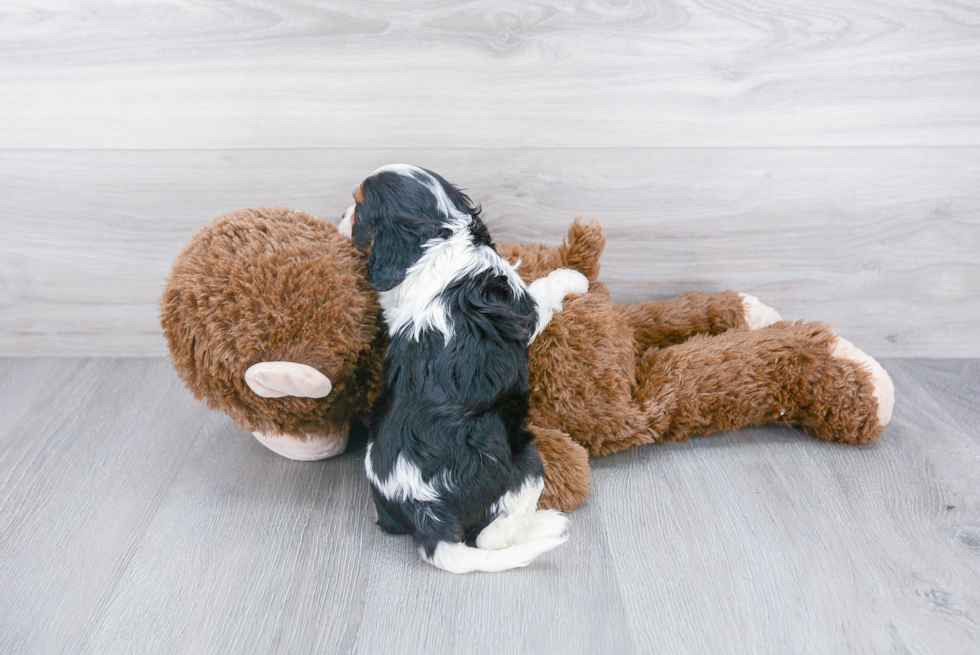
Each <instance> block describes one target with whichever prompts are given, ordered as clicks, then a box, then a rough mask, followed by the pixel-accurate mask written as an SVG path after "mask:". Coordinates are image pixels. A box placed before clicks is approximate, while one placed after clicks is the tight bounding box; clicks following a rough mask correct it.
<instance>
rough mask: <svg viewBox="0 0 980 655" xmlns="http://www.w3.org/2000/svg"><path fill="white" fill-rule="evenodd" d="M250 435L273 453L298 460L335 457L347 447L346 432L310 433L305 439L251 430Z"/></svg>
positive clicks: (307, 460) (311, 460) (310, 460)
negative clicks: (323, 434) (332, 433)
mask: <svg viewBox="0 0 980 655" xmlns="http://www.w3.org/2000/svg"><path fill="white" fill-rule="evenodd" d="M252 436H254V437H255V438H256V439H257V440H258V442H259V443H260V444H262V445H263V446H265V447H266V448H268V449H269V450H271V451H272V452H274V453H275V454H277V455H282V456H283V457H285V458H286V459H294V460H296V461H298V462H315V461H316V460H319V459H327V458H330V457H336V456H337V455H339V454H340V453H342V452H344V449H345V448H347V434H346V433H344V434H343V435H327V436H325V437H322V436H313V435H310V436H308V437H307V438H306V440H305V441H304V440H302V439H299V438H297V437H290V436H281V435H266V434H263V433H261V432H253V433H252Z"/></svg>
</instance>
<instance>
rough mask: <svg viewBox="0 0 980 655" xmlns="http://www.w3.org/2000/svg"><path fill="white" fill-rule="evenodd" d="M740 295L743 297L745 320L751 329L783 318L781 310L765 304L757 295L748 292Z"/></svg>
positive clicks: (756, 328) (762, 326)
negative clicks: (778, 310) (780, 313)
mask: <svg viewBox="0 0 980 655" xmlns="http://www.w3.org/2000/svg"><path fill="white" fill-rule="evenodd" d="M738 295H739V297H740V298H741V299H742V309H743V312H744V314H743V316H745V322H746V323H747V324H748V326H749V329H750V330H758V329H760V328H764V327H766V326H767V325H772V324H773V323H778V322H779V321H781V320H783V319H782V317H781V316H780V315H779V312H777V311H776V310H775V309H773V308H772V307H770V306H769V305H765V304H763V303H762V301H761V300H759V299H758V298H756V297H755V296H750V295H749V294H747V293H740V294H738Z"/></svg>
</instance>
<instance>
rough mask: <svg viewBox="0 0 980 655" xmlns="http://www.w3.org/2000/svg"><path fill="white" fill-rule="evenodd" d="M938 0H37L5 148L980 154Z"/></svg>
mask: <svg viewBox="0 0 980 655" xmlns="http://www.w3.org/2000/svg"><path fill="white" fill-rule="evenodd" d="M978 36H980V14H978V8H977V7H976V6H975V5H974V4H971V3H956V2H948V1H945V0H906V1H905V2H901V3H882V2H876V1H874V0H820V1H819V2H808V3H796V4H795V5H787V4H782V5H779V6H778V7H777V6H775V5H773V4H771V3H768V2H765V1H764V0H734V1H732V2H726V3H710V4H706V3H699V2H694V1H693V0H680V1H678V2H674V3H669V4H663V3H637V2H621V3H599V2H586V3H569V2H557V3H550V2H549V3H542V2H533V1H521V0H516V1H514V2H507V3H462V4H459V3H427V4H425V5H419V4H418V3H409V4H404V3H401V4H400V3H393V2H380V3H367V4H366V3H359V2H342V1H339V0H333V1H324V2H317V3H315V4H308V3H302V4H297V3H295V2H288V1H286V0H268V1H265V2H262V3H253V2H235V3H231V2H217V1H213V2H208V3H196V2H188V1H187V0H161V1H160V2H155V3H153V4H152V5H143V4H141V3H128V2H121V1H116V2H100V3H69V4H67V5H66V4H64V3H51V2H47V1H46V0H24V1H23V2H18V3H17V4H16V5H15V6H13V7H10V8H7V9H6V10H5V11H4V14H3V15H2V22H0V97H2V98H3V99H4V100H3V102H2V103H0V148H20V149H32V148H48V149H61V148H72V149H84V148H131V149H140V148H155V149H171V148H275V147H290V148H308V147H313V148H324V147H392V146H397V147H411V148H433V147H439V148H448V147H451V148H457V147H567V146H575V147H635V146H648V147H667V146H674V147H704V146H727V147H735V146H747V147H762V146H766V147H784V146H871V145H873V146H891V145H899V146H907V145H926V146H929V145H980V113H978V112H977V107H978V106H980V86H978V85H977V84H976V83H975V82H976V80H977V79H978V76H980V38H978Z"/></svg>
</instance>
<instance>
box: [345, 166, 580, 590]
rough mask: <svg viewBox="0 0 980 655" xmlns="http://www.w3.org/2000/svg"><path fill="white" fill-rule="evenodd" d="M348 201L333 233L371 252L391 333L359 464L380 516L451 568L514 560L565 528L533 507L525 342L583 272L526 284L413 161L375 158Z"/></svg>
mask: <svg viewBox="0 0 980 655" xmlns="http://www.w3.org/2000/svg"><path fill="white" fill-rule="evenodd" d="M354 199H355V200H356V201H357V202H356V204H355V206H354V207H352V208H351V209H349V210H348V211H347V214H346V215H345V217H344V220H343V222H342V225H341V230H342V231H343V230H344V229H350V230H351V234H352V236H353V238H354V241H355V243H356V244H357V245H358V246H359V247H362V248H370V254H369V255H368V280H369V282H370V283H371V285H372V286H373V287H374V288H375V289H376V290H377V291H378V292H379V299H380V303H381V308H382V310H383V314H384V318H385V321H386V323H387V325H388V333H389V337H390V345H389V346H388V351H387V353H386V356H385V365H384V373H383V382H382V389H381V391H380V394H379V398H378V400H377V403H376V404H375V406H374V409H373V414H372V420H371V423H372V425H371V434H370V443H369V445H368V451H367V458H366V459H365V463H364V464H365V469H366V471H367V477H368V480H369V481H370V483H371V489H372V493H373V496H374V502H375V505H376V507H377V511H378V525H380V526H381V528H382V529H383V530H385V531H386V532H389V533H392V534H411V535H412V536H413V537H414V538H415V541H416V543H417V544H418V546H419V549H420V552H421V554H422V557H423V558H424V559H425V560H426V561H428V562H430V563H432V564H434V565H435V566H437V567H439V568H441V569H445V570H447V571H452V572H454V573H465V572H468V571H502V570H506V569H510V568H514V567H518V566H526V565H527V564H528V563H530V562H531V560H533V559H534V558H535V557H537V556H538V555H540V554H541V553H543V552H546V551H548V550H551V549H552V548H555V547H556V546H558V545H560V544H561V543H563V542H564V541H565V540H566V539H567V534H568V520H567V519H566V518H565V516H564V515H563V514H561V513H560V512H555V511H548V510H537V503H538V497H539V496H540V494H541V490H542V488H543V487H544V470H543V468H542V464H541V459H540V458H539V456H538V453H537V451H536V450H535V449H534V447H533V444H532V436H531V434H530V433H529V432H528V431H527V429H526V427H525V420H526V417H527V411H528V396H529V392H528V343H529V342H530V341H531V340H532V339H534V337H535V336H536V335H537V334H539V333H540V332H541V331H542V330H543V329H544V328H545V326H546V325H547V323H548V321H549V320H551V316H552V312H554V311H556V310H560V309H561V301H562V299H563V298H564V297H565V295H566V294H568V293H584V292H585V291H586V290H587V289H588V281H587V280H586V278H585V277H584V276H583V275H582V274H581V273H578V272H577V271H572V270H569V269H559V270H557V271H554V272H552V273H551V274H550V275H549V276H547V277H546V278H542V279H540V280H536V281H535V282H533V283H532V284H531V285H530V286H526V285H525V284H524V282H523V281H522V280H521V278H520V276H519V275H518V274H517V272H516V270H515V269H516V267H515V266H512V265H510V264H509V263H508V262H507V261H506V260H504V259H503V258H502V257H501V256H500V255H499V254H497V251H496V250H495V249H494V247H493V244H492V243H491V240H490V235H489V233H488V231H487V228H486V226H485V225H484V224H483V221H482V220H481V219H480V210H479V208H476V207H474V206H473V204H472V203H471V202H470V200H469V198H467V197H466V196H465V195H464V194H463V193H462V192H460V190H459V189H457V188H455V187H454V186H452V185H451V184H449V183H448V182H446V181H445V180H444V179H443V178H441V177H440V176H438V175H436V174H435V173H432V172H430V171H427V170H425V169H422V168H419V167H416V166H409V165H404V164H396V165H392V166H385V167H383V168H380V169H378V170H377V171H375V172H374V174H372V175H371V176H370V177H369V178H367V179H366V180H365V181H364V182H363V183H362V184H361V186H360V187H359V188H358V189H357V190H356V191H355V192H354ZM473 546H475V547H473Z"/></svg>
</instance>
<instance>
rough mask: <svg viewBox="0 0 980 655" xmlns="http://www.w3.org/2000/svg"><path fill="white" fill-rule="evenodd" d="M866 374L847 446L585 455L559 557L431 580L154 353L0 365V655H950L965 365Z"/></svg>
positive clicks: (966, 569)
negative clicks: (872, 409) (582, 500)
mask: <svg viewBox="0 0 980 655" xmlns="http://www.w3.org/2000/svg"><path fill="white" fill-rule="evenodd" d="M885 364H886V366H887V367H888V369H889V371H890V372H891V374H892V376H893V377H894V380H895V384H896V388H897V392H898V401H897V404H896V414H895V419H894V421H893V423H892V425H891V426H890V427H889V429H888V430H887V431H886V433H885V435H884V436H883V437H882V439H881V440H880V441H879V442H877V443H875V444H871V445H868V446H863V447H846V446H841V445H837V444H832V443H823V442H817V441H815V440H812V439H810V438H808V437H806V436H804V435H802V434H800V433H797V432H795V431H794V430H792V429H788V428H759V429H747V430H743V431H740V432H737V433H725V434H722V435H719V436H714V437H702V438H696V439H692V440H690V441H687V442H683V443H674V444H669V445H661V446H651V447H647V448H642V449H637V450H634V451H631V452H628V453H623V454H620V455H616V456H611V457H606V458H602V459H597V460H594V467H595V477H596V485H595V489H594V491H593V494H592V496H591V497H590V498H589V500H588V502H587V503H586V505H585V506H584V507H582V508H581V509H579V510H577V511H575V512H574V513H573V515H572V519H573V536H572V538H571V540H570V541H569V542H568V543H567V544H566V545H564V546H562V547H561V548H560V549H558V550H557V551H554V552H553V553H550V554H548V555H546V556H543V557H542V558H540V559H539V560H538V561H536V562H535V563H534V564H532V566H531V567H529V568H527V569H524V570H519V571H513V572H508V573H502V574H473V575H467V576H452V575H449V574H446V573H443V572H440V571H438V570H436V569H434V568H432V567H430V566H428V565H424V564H422V563H420V562H419V559H418V557H417V555H416V554H415V552H414V551H413V549H412V548H411V546H410V543H409V541H408V540H407V539H405V538H396V537H390V536H387V535H384V534H381V533H380V532H379V531H378V529H377V528H376V527H375V526H374V525H373V524H372V521H373V511H374V510H373V507H372V504H371V501H370V497H369V493H368V488H367V485H366V484H365V481H364V479H363V474H362V469H361V456H360V454H359V453H351V454H347V455H344V456H341V457H339V458H337V459H333V460H328V461H325V462H319V463H297V462H290V461H287V460H284V459H280V458H278V457H276V456H275V455H273V454H271V453H269V452H267V451H265V450H263V449H262V448H261V447H260V446H259V445H258V444H257V443H256V442H255V441H254V440H253V439H252V438H251V437H249V436H247V435H246V434H244V433H242V432H241V431H240V430H239V429H238V428H236V427H235V426H234V425H233V424H232V423H231V422H230V421H229V420H228V419H226V418H225V417H223V416H221V415H217V414H213V413H210V412H209V411H208V410H206V409H205V408H204V407H203V406H201V405H200V404H198V403H197V402H195V401H194V400H193V399H192V398H191V396H190V394H189V393H187V392H186V391H185V390H184V389H183V387H182V386H181V384H180V382H179V381H178V380H177V378H176V376H175V375H174V374H173V372H172V371H171V369H170V367H169V365H168V363H167V362H166V361H165V360H163V359H157V358H154V359H71V358H7V359H0V416H3V418H4V420H3V421H2V424H0V652H2V653H4V654H6V653H45V654H47V653H56V652H69V653H158V652H166V653H170V652H180V653H236V654H237V653H320V652H358V653H383V652H400V653H412V652H425V653H450V652H477V653H480V652H486V653H525V652H526V653H547V652H555V653H599V652H603V653H606V652H623V653H630V652H636V653H654V652H663V653H679V654H682V653H706V652H714V653H780V654H782V653H793V652H807V653H842V652H859V653H943V654H946V655H955V654H958V653H963V654H966V653H976V652H977V649H978V647H980V436H978V435H980V409H978V402H977V401H978V399H980V360H913V359H892V360H887V361H886V362H885Z"/></svg>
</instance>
